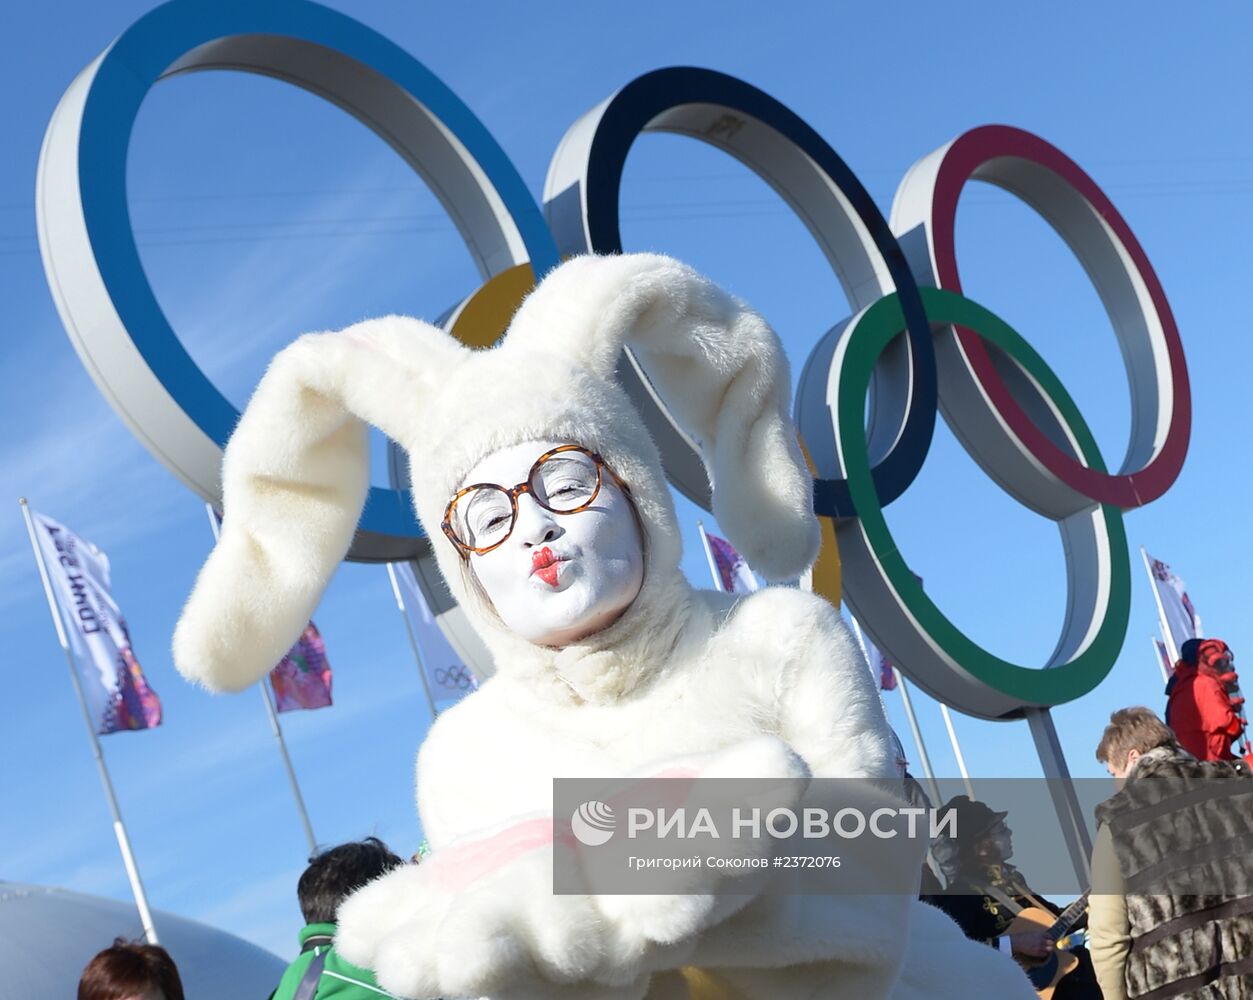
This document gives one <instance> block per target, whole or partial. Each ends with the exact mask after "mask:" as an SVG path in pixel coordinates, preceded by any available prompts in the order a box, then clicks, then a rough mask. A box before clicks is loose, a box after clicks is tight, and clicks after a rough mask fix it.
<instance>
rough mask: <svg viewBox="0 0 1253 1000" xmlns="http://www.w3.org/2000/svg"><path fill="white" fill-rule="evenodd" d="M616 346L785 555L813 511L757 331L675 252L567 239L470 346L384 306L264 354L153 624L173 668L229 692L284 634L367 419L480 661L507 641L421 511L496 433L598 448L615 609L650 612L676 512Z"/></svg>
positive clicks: (742, 509) (791, 554)
mask: <svg viewBox="0 0 1253 1000" xmlns="http://www.w3.org/2000/svg"><path fill="white" fill-rule="evenodd" d="M624 347H629V348H630V349H631V350H632V352H633V353H634V355H635V357H636V359H637V360H638V361H639V362H640V363H641V364H642V366H643V368H644V370H645V372H646V374H647V375H648V377H649V380H650V382H651V384H652V387H653V388H654V389H655V390H656V392H657V393H658V395H659V396H660V397H661V398H662V399H663V400H664V401H665V403H666V405H667V407H668V409H669V411H670V413H671V415H672V416H673V417H674V419H675V420H676V421H677V422H678V424H679V425H680V426H681V427H682V428H683V429H684V430H685V431H686V432H687V433H688V434H690V435H691V436H692V438H693V439H695V440H696V441H697V442H698V443H699V445H700V448H701V452H702V455H703V456H704V459H705V464H706V468H707V470H708V472H709V476H710V481H711V483H713V484H714V485H715V490H714V493H713V513H714V516H715V517H716V518H717V519H718V523H719V525H720V526H721V527H722V529H723V530H724V531H725V533H726V534H727V535H728V536H729V538H730V540H731V542H732V544H734V545H735V546H736V548H737V549H739V550H740V552H741V553H743V554H744V556H745V558H746V559H747V560H748V561H749V562H750V563H751V564H752V566H753V568H754V569H755V570H757V571H758V572H760V573H762V574H763V575H764V576H766V577H768V578H774V579H785V578H789V577H794V576H796V575H798V574H799V573H800V572H802V571H803V570H804V569H805V567H806V566H807V565H808V564H809V563H810V562H811V561H812V559H813V557H814V554H815V553H816V551H817V545H818V528H817V521H816V519H815V517H814V515H813V510H812V496H811V489H812V481H811V479H810V476H809V474H808V472H807V470H806V466H805V462H804V458H803V457H802V455H801V452H800V449H799V447H798V444H797V439H796V433H795V430H794V428H793V426H792V423H791V419H790V416H789V397H790V388H791V381H790V376H789V372H788V366H787V360H786V358H785V356H784V353H783V350H782V345H781V344H780V343H779V339H778V337H777V335H776V334H775V333H774V331H773V330H771V328H770V327H769V325H768V324H767V323H766V322H765V320H764V319H762V318H761V316H759V315H758V314H757V313H755V312H753V311H752V310H750V309H749V308H748V307H747V306H746V305H744V304H743V303H742V302H740V301H738V300H737V299H734V298H733V297H731V296H730V295H728V294H727V293H726V292H724V291H722V290H721V289H719V288H718V287H717V286H716V285H714V284H713V283H712V282H710V281H709V280H708V279H706V278H703V277H701V276H700V275H699V274H697V273H696V272H695V271H693V270H692V269H691V268H690V267H687V266H686V265H684V264H681V263H679V262H678V261H675V260H672V259H669V258H667V257H661V256H657V255H654V254H633V255H621V256H610V257H593V256H587V257H577V258H574V259H573V260H570V261H568V262H566V263H564V264H562V265H561V266H560V267H558V268H556V269H555V270H553V271H552V272H551V273H550V274H549V275H548V276H547V277H546V278H545V279H544V281H543V282H542V283H541V284H540V285H539V286H538V287H537V288H536V289H535V290H534V291H533V292H532V293H531V295H530V296H529V297H528V298H527V299H526V301H525V302H524V303H523V304H522V306H521V307H520V308H519V310H518V312H517V314H516V315H515V316H514V319H513V321H512V323H511V324H510V327H509V330H508V331H507V333H506V335H505V337H504V339H503V340H502V341H501V343H500V344H499V345H498V346H496V347H494V348H492V349H491V350H487V351H473V350H470V349H468V348H466V347H464V346H463V345H462V344H460V343H459V342H458V341H456V340H455V339H454V338H452V337H451V336H450V335H449V334H447V333H445V332H444V331H442V330H439V329H437V328H435V327H433V326H430V325H429V324H426V323H423V322H420V321H418V320H415V319H408V318H404V317H398V316H391V317H386V318H384V319H377V320H371V321H368V322H364V323H359V324H357V325H355V326H352V327H349V328H348V329H346V330H344V331H342V332H338V333H316V334H307V335H305V336H303V337H301V338H300V339H299V340H297V341H295V342H294V343H293V344H291V345H290V346H288V347H287V348H286V349H284V350H283V351H282V352H280V353H279V354H278V355H277V356H276V357H275V359H274V360H273V362H272V363H271V364H270V367H269V370H268V371H267V372H266V374H265V376H264V377H263V378H262V380H261V382H260V384H259V385H258V386H257V389H256V391H255V393H254V394H253V397H252V399H251V401H250V402H249V404H248V407H247V409H246V410H245V412H244V414H243V416H242V418H241V419H240V422H239V425H238V427H237V428H236V430H235V433H234V434H233V435H232V437H231V440H230V443H229V444H228V445H227V448H226V455H225V459H224V462H223V490H224V494H223V497H224V509H225V520H224V522H223V525H222V537H221V541H220V542H219V543H218V545H217V547H216V548H215V549H214V551H213V553H212V554H211V555H210V557H209V559H208V561H207V562H206V564H205V566H204V568H203V569H202V570H201V573H200V576H199V578H198V579H197V581H196V586H195V589H194V590H193V592H192V595H191V597H190V599H189V600H188V602H187V606H186V607H185V608H184V610H183V615H182V618H181V619H180V620H179V623H178V627H177V629H176V630H175V634H174V660H175V663H176V665H177V666H178V669H179V670H180V671H181V672H182V673H183V674H184V676H186V677H188V678H189V679H192V680H195V681H198V682H200V683H203V684H204V685H206V686H207V687H210V688H214V689H227V690H239V689H242V688H244V687H246V686H247V685H249V684H251V683H253V682H255V681H257V680H259V679H260V678H261V677H263V676H264V675H265V674H266V673H267V672H268V671H269V670H270V669H271V668H272V667H273V666H274V664H275V663H277V662H278V661H279V659H280V658H281V657H282V655H283V654H284V653H285V652H286V651H287V650H288V649H289V648H290V646H291V644H292V643H293V642H294V641H295V639H296V638H297V636H299V634H300V632H301V630H302V629H303V628H304V627H305V624H306V622H307V621H308V619H309V617H310V616H311V614H312V613H313V610H314V608H315V607H316V605H317V602H318V600H319V598H320V597H321V595H322V592H323V590H324V589H325V587H326V584H327V582H328V581H329V579H330V576H331V574H332V573H333V572H334V570H335V568H336V567H337V566H338V565H339V563H340V562H341V561H342V560H343V558H344V556H345V554H346V553H347V551H348V546H349V543H350V541H351V539H352V536H353V532H354V529H355V527H356V524H357V521H358V519H359V517H360V514H361V510H362V507H363V505H364V502H365V496H366V492H367V488H368V482H369V452H368V443H367V434H366V424H367V423H369V424H373V425H374V426H375V427H378V428H379V429H381V430H382V431H384V432H385V433H386V434H387V435H388V436H390V437H391V438H392V439H393V440H395V441H397V442H399V443H400V444H401V445H402V446H403V447H404V448H405V449H406V450H407V451H408V453H409V465H410V475H411V477H412V485H413V498H414V507H415V510H416V512H417V515H418V518H419V519H420V521H421V522H422V524H423V526H424V528H425V529H426V532H427V534H428V535H429V537H430V539H431V544H432V545H433V546H434V548H435V552H436V556H437V558H438V561H439V565H440V568H441V570H442V571H443V574H444V577H445V580H446V582H447V584H448V586H449V588H450V590H451V591H452V593H453V595H454V596H455V597H456V598H457V600H458V601H459V602H460V603H461V604H462V605H463V606H464V607H465V609H466V612H467V615H468V616H469V618H470V620H471V622H472V623H473V624H474V626H475V627H476V629H478V630H479V631H480V633H482V634H483V635H484V638H485V639H487V640H488V644H489V646H491V647H492V648H493V652H495V653H496V654H497V662H498V666H499V667H501V668H502V669H504V668H507V666H508V664H507V663H501V652H502V650H507V649H508V648H509V644H510V643H511V642H518V641H521V640H518V639H517V638H516V637H514V636H513V635H512V633H510V632H509V630H508V629H507V628H506V627H505V625H504V624H503V622H501V621H500V619H499V618H498V617H497V615H496V614H495V611H494V610H493V609H492V608H491V606H490V605H489V604H488V603H487V602H486V601H485V599H484V598H483V597H482V596H481V595H480V594H479V593H478V588H475V587H469V586H467V580H466V578H465V565H464V563H463V561H462V557H461V555H460V554H459V553H458V552H457V551H456V549H455V548H454V546H453V545H452V544H451V543H450V542H449V541H448V540H447V539H446V538H445V537H444V535H443V533H442V532H441V531H440V530H439V525H440V522H441V520H442V518H443V514H444V510H445V508H446V506H447V504H448V501H449V499H450V498H451V496H452V494H453V493H454V492H455V491H456V490H457V489H458V488H459V487H460V486H461V485H462V483H463V479H464V477H465V475H466V474H467V473H468V472H469V470H470V469H471V468H472V467H473V466H474V465H475V464H476V463H477V462H478V461H479V460H481V459H482V458H484V457H485V456H487V455H488V454H491V453H492V452H495V451H497V450H499V449H501V448H505V447H509V446H511V445H515V444H520V443H522V442H525V441H562V442H567V441H568V442H572V443H577V444H582V445H584V446H585V447H588V448H591V449H593V450H595V451H597V452H599V453H600V454H601V455H603V456H604V458H605V460H606V461H607V462H608V463H609V465H610V466H611V467H612V468H613V469H614V471H615V472H616V473H617V474H618V475H619V476H620V477H621V478H622V479H623V481H624V482H626V483H627V484H628V485H629V486H630V488H631V493H632V497H633V499H634V500H635V503H636V506H637V508H638V511H639V514H640V518H641V521H642V523H643V526H644V530H645V535H646V539H647V565H646V571H645V579H644V584H643V587H642V588H641V591H640V595H639V596H638V597H637V598H636V601H635V604H634V605H633V606H632V609H631V612H629V613H633V614H640V615H646V614H649V613H651V612H652V611H654V610H655V609H656V608H657V607H659V606H660V605H661V604H662V603H663V602H664V601H665V600H666V597H665V594H666V592H667V589H668V588H669V587H671V586H672V584H673V580H674V578H675V577H676V576H677V575H678V574H679V570H678V564H679V556H680V542H679V532H678V526H677V523H676V520H675V514H674V508H673V505H672V502H671V498H670V493H669V490H668V488H667V486H666V483H665V479H664V475H663V472H662V469H661V462H660V458H659V456H658V453H657V449H656V447H655V446H654V444H653V442H652V440H651V439H650V438H649V436H648V432H647V431H646V430H645V428H644V424H643V421H642V420H641V418H640V416H639V414H638V413H637V412H636V411H635V409H634V407H633V406H632V404H631V402H630V400H629V398H628V397H627V395H626V393H625V391H623V390H622V389H621V388H620V387H619V386H618V384H617V382H616V381H615V379H614V369H615V367H616V365H617V363H618V359H619V356H620V354H621V352H622V350H623V348H624Z"/></svg>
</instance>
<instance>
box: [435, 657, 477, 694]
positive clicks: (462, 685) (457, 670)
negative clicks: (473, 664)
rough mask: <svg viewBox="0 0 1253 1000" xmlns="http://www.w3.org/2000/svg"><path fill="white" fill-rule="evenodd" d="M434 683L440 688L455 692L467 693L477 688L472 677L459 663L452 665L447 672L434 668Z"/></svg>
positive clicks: (441, 668)
mask: <svg viewBox="0 0 1253 1000" xmlns="http://www.w3.org/2000/svg"><path fill="white" fill-rule="evenodd" d="M435 683H436V684H438V685H439V686H440V687H444V688H452V689H453V690H455V691H469V690H470V688H472V687H478V683H477V682H476V681H475V679H474V676H473V675H472V674H471V673H470V671H469V670H467V669H466V668H465V666H463V665H462V664H460V663H457V664H454V665H453V666H451V667H449V668H448V669H447V670H445V669H444V668H443V667H436V668H435Z"/></svg>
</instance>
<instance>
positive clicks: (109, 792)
mask: <svg viewBox="0 0 1253 1000" xmlns="http://www.w3.org/2000/svg"><path fill="white" fill-rule="evenodd" d="M18 503H19V504H20V505H21V508H22V517H23V519H25V521H26V532H27V534H28V535H30V545H31V548H32V549H33V550H34V553H35V564H36V565H37V566H38V567H39V579H40V582H42V583H43V588H44V597H45V598H47V600H48V612H49V613H50V614H51V615H52V624H53V625H54V626H55V627H56V630H57V641H59V642H60V643H61V650H62V651H63V652H64V653H65V662H66V665H67V666H69V668H70V680H71V681H72V682H73V684H74V694H75V695H76V696H77V697H78V707H79V708H80V709H81V710H82V713H83V722H84V724H85V725H86V726H87V735H88V737H89V738H90V739H91V752H92V756H93V757H95V759H96V767H97V769H98V770H99V771H100V783H101V784H102V785H103V786H104V796H105V798H106V799H108V802H109V812H110V813H111V814H112V815H113V834H114V836H116V837H117V846H118V849H119V850H120V851H121V852H122V864H123V865H124V866H125V867H126V877H127V878H128V879H129V880H130V884H131V894H132V895H133V896H134V897H135V908H136V909H137V910H139V921H140V923H141V924H142V925H143V928H144V938H145V939H146V940H147V942H148V943H149V944H159V943H160V942H159V941H158V940H157V929H156V927H155V926H154V925H153V922H152V911H151V910H150V909H148V896H147V894H146V893H145V892H144V883H143V880H142V879H141V878H140V877H139V867H138V865H136V864H135V855H134V853H133V852H132V851H131V842H130V837H129V836H128V835H127V833H126V824H125V823H123V822H122V810H121V809H120V808H119V807H118V804H117V796H116V795H115V794H114V792H113V781H112V779H111V778H110V777H109V768H108V766H107V765H106V764H105V760H104V753H103V752H102V751H101V749H100V739H99V737H97V735H96V727H95V725H94V724H93V722H92V718H91V712H90V711H89V710H88V708H87V699H86V697H85V696H84V695H83V683H82V681H81V680H80V679H79V676H78V668H77V667H76V666H75V665H74V655H73V653H71V652H70V642H69V639H68V637H67V636H66V634H65V625H64V623H63V622H62V621H61V615H60V613H59V612H58V611H57V605H56V599H55V598H54V597H53V596H52V583H51V581H50V580H49V579H48V567H47V566H46V565H45V564H44V557H43V552H42V551H41V550H40V548H39V538H38V536H37V535H36V532H35V522H34V519H33V518H32V517H31V514H30V504H28V503H27V502H26V498H25V497H20V498H19V499H18Z"/></svg>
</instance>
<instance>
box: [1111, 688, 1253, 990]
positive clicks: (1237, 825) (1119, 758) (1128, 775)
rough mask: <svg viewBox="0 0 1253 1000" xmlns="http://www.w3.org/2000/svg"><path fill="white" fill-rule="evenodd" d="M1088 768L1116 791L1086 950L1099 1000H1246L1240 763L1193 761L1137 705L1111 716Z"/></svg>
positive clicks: (1252, 974) (1245, 823) (1248, 899)
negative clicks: (1101, 768) (1095, 768)
mask: <svg viewBox="0 0 1253 1000" xmlns="http://www.w3.org/2000/svg"><path fill="white" fill-rule="evenodd" d="M1096 759H1097V760H1099V761H1100V762H1101V763H1103V764H1104V765H1105V768H1106V770H1108V771H1109V773H1110V774H1111V775H1112V776H1113V777H1114V779H1115V781H1116V782H1117V783H1118V785H1119V790H1118V792H1117V793H1116V794H1114V795H1113V796H1112V797H1111V798H1109V799H1108V800H1106V801H1105V802H1103V803H1102V804H1101V805H1100V806H1098V807H1097V810H1096V818H1097V823H1098V827H1097V833H1096V843H1095V845H1094V846H1093V849H1092V895H1091V897H1090V898H1089V902H1090V908H1089V913H1088V946H1089V948H1090V950H1091V952H1092V960H1093V965H1094V966H1095V968H1096V975H1097V979H1098V980H1099V982H1100V984H1101V990H1102V992H1103V993H1104V995H1105V1000H1136V998H1139V997H1145V998H1148V997H1151V998H1152V1000H1166V998H1170V997H1190V998H1196V1000H1237V998H1241V1000H1244V998H1249V997H1253V895H1250V893H1249V890H1250V888H1253V885H1251V883H1253V862H1251V861H1250V858H1249V853H1248V848H1247V844H1248V843H1249V842H1250V840H1251V839H1253V807H1251V806H1250V799H1251V798H1253V788H1250V790H1249V792H1248V793H1244V792H1243V787H1244V783H1245V782H1253V778H1250V777H1249V769H1248V766H1247V765H1246V764H1245V763H1244V762H1243V761H1199V760H1197V759H1196V758H1194V757H1193V756H1192V755H1191V754H1189V753H1188V752H1187V751H1186V750H1184V749H1183V748H1182V747H1180V745H1179V742H1178V741H1177V740H1176V738H1175V733H1174V732H1172V731H1171V729H1170V728H1169V727H1168V726H1167V725H1166V724H1165V723H1164V722H1162V720H1161V719H1159V718H1158V717H1157V716H1156V715H1155V714H1154V713H1153V712H1152V711H1150V710H1149V709H1147V708H1139V707H1137V708H1123V709H1120V710H1119V711H1117V712H1114V713H1113V714H1112V715H1111V716H1110V718H1109V725H1108V726H1107V727H1106V728H1105V732H1104V734H1103V735H1102V736H1101V742H1100V744H1099V745H1098V746H1097V748H1096ZM1181 876H1186V879H1184V878H1181ZM1150 877H1151V879H1152V881H1144V882H1143V885H1144V891H1128V890H1129V889H1132V890H1134V889H1135V887H1136V885H1137V884H1140V883H1141V882H1142V880H1144V879H1146V878H1150ZM1166 886H1173V887H1175V888H1174V890H1173V891H1170V892H1164V891H1163V889H1164V888H1165V887H1166ZM1179 887H1183V888H1184V890H1185V891H1182V892H1181V891H1178V889H1179ZM1154 890H1155V891H1154ZM1219 890H1231V891H1222V892H1220V891H1219Z"/></svg>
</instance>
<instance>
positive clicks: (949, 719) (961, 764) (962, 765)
mask: <svg viewBox="0 0 1253 1000" xmlns="http://www.w3.org/2000/svg"><path fill="white" fill-rule="evenodd" d="M940 714H941V715H942V716H944V725H945V727H946V728H947V729H948V741H949V742H950V743H952V744H953V756H954V757H956V758H957V770H958V773H960V774H961V776H962V783H963V784H964V785H965V786H966V794H967V795H968V796H970V798H972V799H973V798H974V797H975V790H974V787H973V786H972V785H971V784H970V772H969V771H967V770H966V758H965V757H963V756H962V748H961V744H960V743H958V742H957V730H956V729H954V728H953V716H952V713H951V712H949V710H948V706H947V705H946V704H944V702H940Z"/></svg>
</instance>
